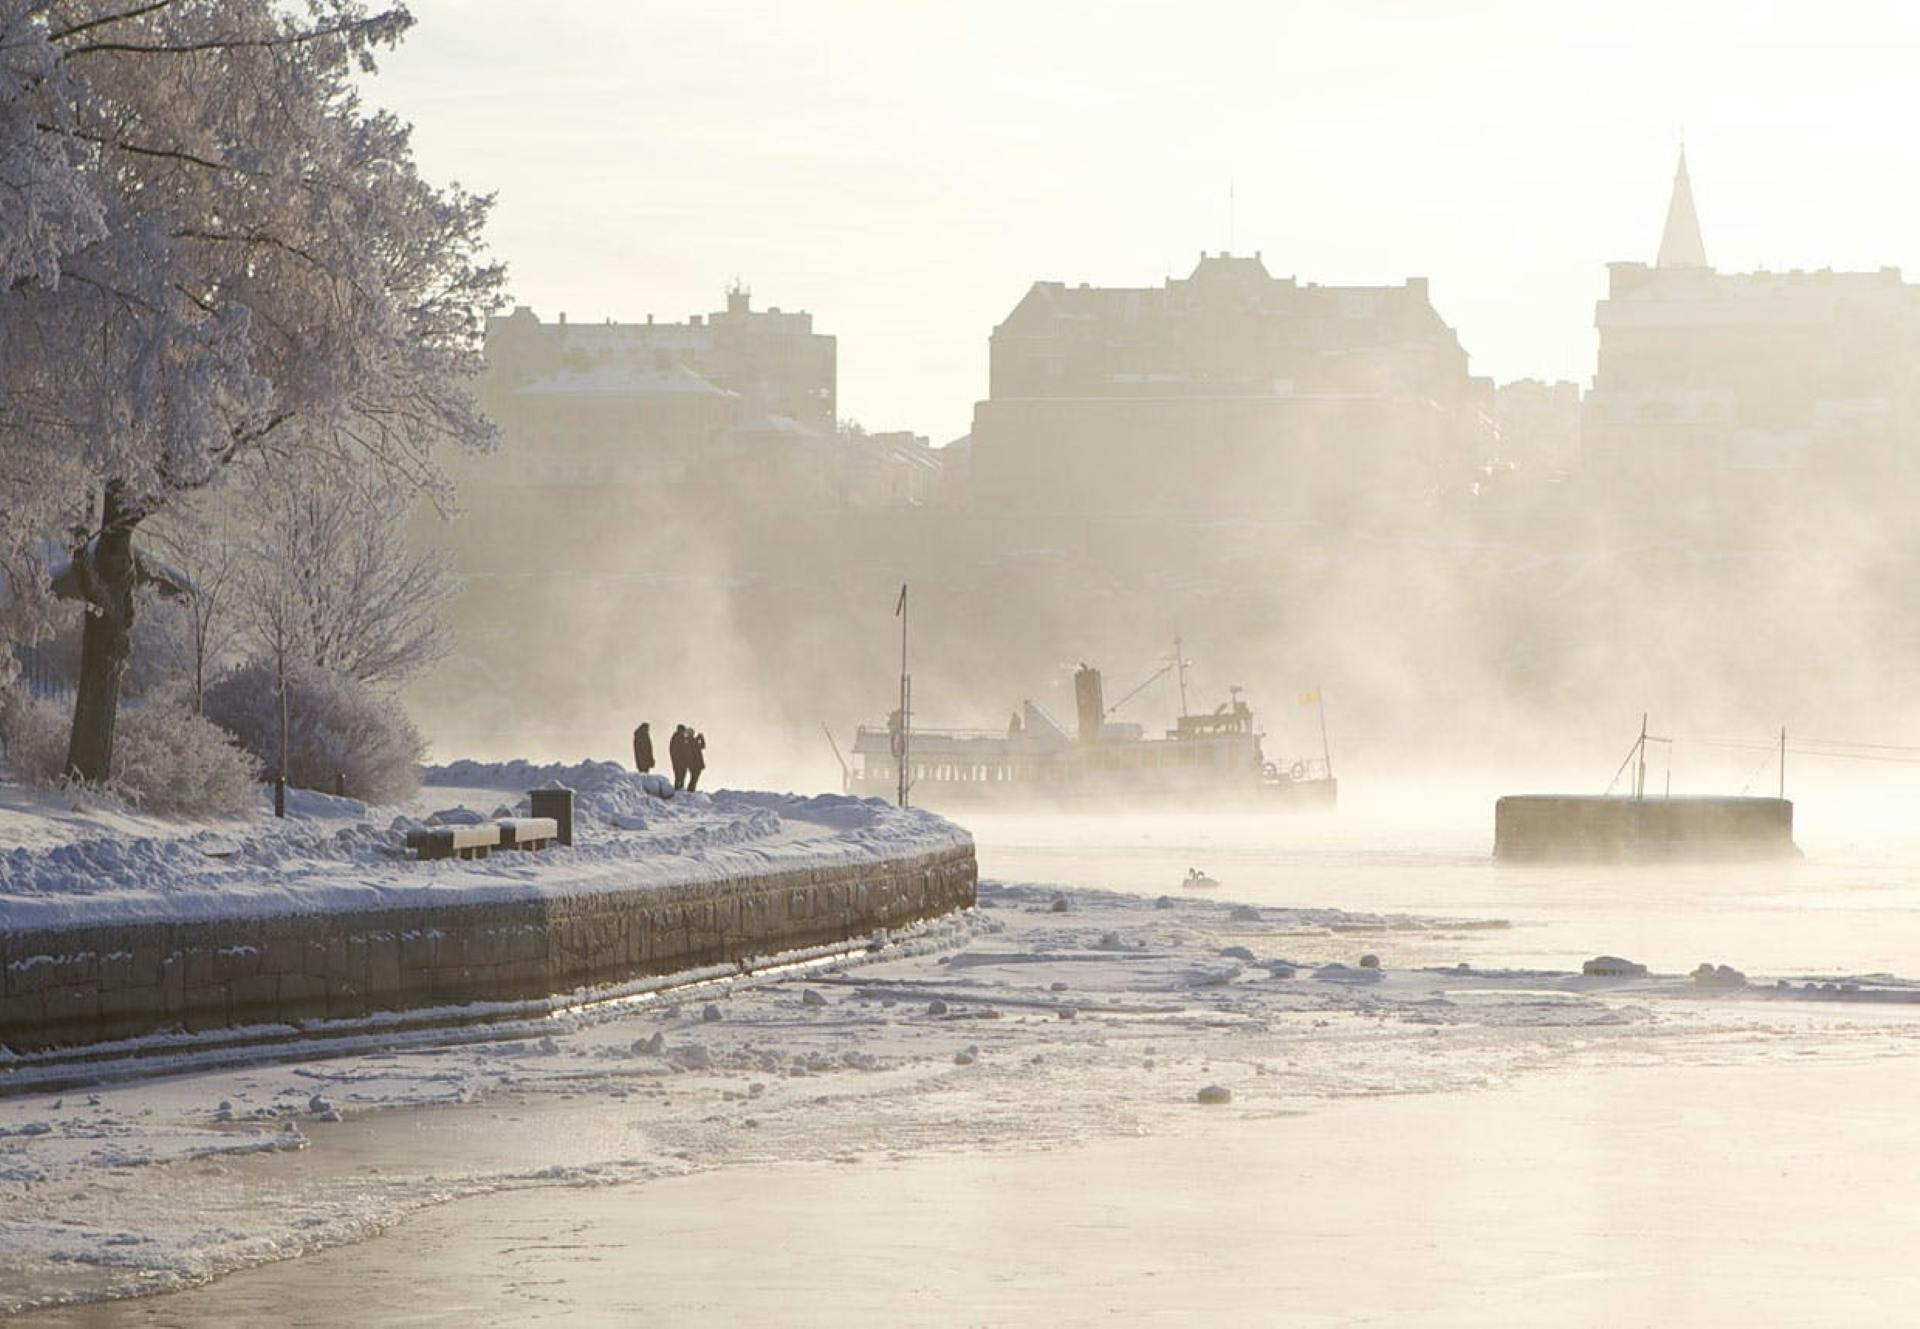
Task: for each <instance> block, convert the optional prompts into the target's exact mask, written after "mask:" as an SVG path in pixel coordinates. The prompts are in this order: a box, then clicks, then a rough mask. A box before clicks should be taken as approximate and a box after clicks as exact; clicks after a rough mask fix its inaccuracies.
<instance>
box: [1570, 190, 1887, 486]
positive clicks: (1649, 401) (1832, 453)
mask: <svg viewBox="0 0 1920 1329" xmlns="http://www.w3.org/2000/svg"><path fill="white" fill-rule="evenodd" d="M1608 273H1609V283H1608V292H1607V298H1606V299H1604V300H1602V301H1600V303H1599V306H1598V308H1597V310H1596V312H1595V320H1594V321H1595V323H1596V325H1597V327H1598V329H1599V334H1600V359H1599V365H1598V369H1597V372H1596V373H1595V375H1594V381H1593V388H1592V391H1590V392H1589V393H1588V394H1587V398H1586V401H1585V404H1584V410H1583V421H1582V449H1583V454H1584V461H1585V466H1586V468H1587V470H1588V471H1589V472H1590V473H1591V474H1592V476H1593V477H1594V478H1595V479H1596V480H1599V481H1601V482H1603V483H1607V484H1610V485H1612V486H1613V487H1614V488H1615V489H1616V490H1617V491H1623V492H1626V493H1629V494H1635V495H1639V496H1641V497H1644V498H1646V499H1648V500H1649V501H1658V502H1660V503H1661V504H1662V505H1663V506H1664V505H1672V504H1676V503H1678V504H1684V503H1686V502H1689V501H1695V500H1698V501H1718V502H1737V501H1739V500H1740V499H1741V498H1743V497H1748V496H1754V497H1762V496H1766V495H1769V494H1773V493H1786V492H1789V491H1791V492H1794V493H1799V494H1806V493H1816V492H1819V491H1820V490H1822V489H1826V488H1837V489H1847V488H1859V487H1869V488H1870V487H1873V486H1877V485H1879V484H1881V483H1883V482H1884V481H1885V480H1886V479H1887V478H1889V477H1891V476H1894V475H1899V474H1907V473H1910V472H1911V471H1912V470H1913V468H1914V466H1915V463H1916V460H1920V451H1917V449H1920V287H1916V286H1914V285H1913V284H1911V283H1908V282H1907V281H1905V280H1904V279H1903V278H1902V277H1901V275H1900V271H1899V269H1897V268H1882V269H1880V270H1879V271H1877V272H1833V271H1828V270H1821V271H1817V272H1802V271H1792V272H1744V273H1728V272H1716V271H1715V270H1714V269H1713V268H1712V267H1710V266H1708V263H1707V252H1706V246H1705V244H1704V242H1703V240H1702V237H1701V232H1700V223H1699V218H1698V215H1697V213H1696V210H1695V207H1694V202H1693V190H1692V185H1691V182H1690V180H1689V178H1688V174H1687V164H1686V158H1685V155H1684V154H1682V156H1681V159H1680V164H1679V167H1678V169H1677V171H1676V172H1675V176H1674V184H1673V194H1672V201H1671V203H1670V205H1669V207H1668V213H1667V223H1666V227H1665V230H1664V232H1663V234H1662V236H1661V241H1660V249H1659V253H1658V257H1657V258H1656V259H1655V261H1654V262H1653V264H1652V265H1648V264H1645V263H1613V264H1609V265H1608Z"/></svg>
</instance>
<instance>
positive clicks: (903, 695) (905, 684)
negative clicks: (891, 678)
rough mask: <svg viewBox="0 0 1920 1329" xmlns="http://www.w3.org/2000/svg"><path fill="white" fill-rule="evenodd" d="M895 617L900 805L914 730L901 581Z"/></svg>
mask: <svg viewBox="0 0 1920 1329" xmlns="http://www.w3.org/2000/svg"><path fill="white" fill-rule="evenodd" d="M893 614H894V617H895V618H897V619H899V620H900V752H899V758H900V782H899V800H900V806H901V807H905V806H906V805H907V790H908V788H909V786H910V782H909V781H908V779H907V761H908V754H909V749H910V747H911V745H912V741H913V740H912V738H911V734H912V732H913V683H912V681H911V680H910V679H909V678H908V676H907V584H906V583H905V582H904V581H903V582H901V583H900V599H899V601H898V603H896V604H895V605H894V606H893Z"/></svg>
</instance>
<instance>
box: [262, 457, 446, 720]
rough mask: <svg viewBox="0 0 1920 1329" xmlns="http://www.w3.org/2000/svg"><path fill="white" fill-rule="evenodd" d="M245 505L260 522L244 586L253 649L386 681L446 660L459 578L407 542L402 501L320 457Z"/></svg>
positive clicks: (285, 471)
mask: <svg viewBox="0 0 1920 1329" xmlns="http://www.w3.org/2000/svg"><path fill="white" fill-rule="evenodd" d="M245 506H246V509H247V511H248V512H249V513H250V514H252V516H253V517H254V519H255V522H254V529H253V531H252V533H251V534H250V535H249V536H248V537H247V539H246V540H245V541H244V542H243V549H244V557H245V560H246V564H247V567H246V568H245V569H244V570H243V572H242V575H241V577H240V579H239V584H238V589H239V592H240V599H241V602H242V603H241V604H240V610H241V614H242V617H243V618H244V619H245V620H246V621H247V622H248V624H249V625H250V628H251V635H252V636H253V637H254V639H255V645H256V647H257V648H258V649H262V650H268V651H272V650H276V649H278V648H280V647H285V648H286V649H288V650H290V651H291V652H292V654H293V656H294V657H295V658H297V659H298V660H300V661H301V662H304V663H306V664H310V665H314V666H316V667H317V668H320V669H325V670H331V671H333V672H336V673H341V674H346V675H347V676H348V677H350V678H354V679H358V680H359V681H360V682H362V683H373V684H387V685H391V684H397V683H403V682H405V681H406V680H408V679H410V678H413V677H415V676H416V675H418V674H420V673H421V672H423V671H424V670H426V669H427V668H428V667H430V666H431V665H433V664H434V663H436V662H437V661H439V660H440V659H441V658H442V657H444V656H445V654H446V653H447V650H448V647H449V641H448V633H447V625H446V609H447V605H448V603H449V602H450V601H451V599H452V597H453V592H454V581H453V576H452V574H451V572H450V571H449V570H448V567H447V562H446V559H445V557H444V556H443V555H441V554H440V553H438V552H426V551H422V550H419V549H416V548H414V547H413V546H412V545H411V544H410V543H409V541H408V539H407V534H406V521H407V518H408V516H409V508H408V506H407V505H406V504H405V503H404V502H403V501H401V500H400V499H397V498H396V497H395V496H394V495H393V494H392V493H390V492H387V491H384V490H379V489H375V488H373V487H372V486H370V485H369V484H368V483H367V477H366V475H365V474H364V472H363V471H361V470H357V469H349V468H344V467H341V466H339V465H337V464H334V463H331V462H324V461H322V462H310V463H308V464H306V465H303V466H290V467H285V468H275V469H273V470H270V471H268V472H266V473H265V474H262V475H260V476H258V477H257V478H256V479H255V480H254V481H253V482H252V483H251V484H250V485H249V487H248V489H247V500H246V504H245Z"/></svg>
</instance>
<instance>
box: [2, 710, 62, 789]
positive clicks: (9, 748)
mask: <svg viewBox="0 0 1920 1329" xmlns="http://www.w3.org/2000/svg"><path fill="white" fill-rule="evenodd" d="M71 727H72V725H71V718H70V717H69V716H68V715H67V712H66V709H65V708H64V707H60V706H56V705H54V704H53V703H52V702H47V701H39V700H37V699H36V698H34V697H32V696H29V695H28V693H27V691H26V689H25V688H8V689H5V690H0V747H4V748H5V749H6V753H7V764H8V765H10V766H12V767H13V773H14V774H15V775H17V776H19V777H20V778H21V779H22V780H25V781H27V782H28V783H29V784H37V785H53V784H58V783H59V781H60V777H61V775H62V774H63V773H64V772H65V770H66V768H67V734H68V732H69V731H70V729H71Z"/></svg>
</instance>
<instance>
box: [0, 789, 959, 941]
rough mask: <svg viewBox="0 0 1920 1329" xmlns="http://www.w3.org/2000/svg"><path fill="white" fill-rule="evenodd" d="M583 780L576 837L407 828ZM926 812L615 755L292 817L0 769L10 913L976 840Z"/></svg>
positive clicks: (598, 879) (432, 898) (535, 890)
mask: <svg viewBox="0 0 1920 1329" xmlns="http://www.w3.org/2000/svg"><path fill="white" fill-rule="evenodd" d="M555 783H559V784H564V785H567V786H568V787H570V788H572V789H574V790H575V791H576V794H577V799H576V805H575V845H574V847H572V848H554V849H549V850H546V851H543V852H541V853H538V854H495V855H493V856H492V857H490V858H487V859H484V860H478V861H473V862H460V861H444V862H434V863H420V862H412V861H408V860H407V859H406V856H405V852H404V843H405V836H406V832H407V831H408V830H410V829H413V828H416V827H419V826H422V825H426V824H429V823H435V822H444V821H458V820H478V819H480V818H482V817H488V816H492V815H495V814H496V813H500V812H513V813H516V814H519V815H525V813H526V812H527V797H526V795H527V792H528V791H529V790H532V789H535V788H539V787H542V786H546V785H551V784H555ZM966 839H967V837H966V834H965V832H964V831H961V830H960V829H959V828H958V827H955V826H954V825H953V824H952V823H950V822H946V821H943V820H942V819H940V818H938V817H935V816H933V815H931V814H929V813H925V812H921V811H919V810H918V809H905V810H903V809H899V808H891V807H889V806H887V805H886V804H885V803H882V802H880V801H878V800H872V799H868V800H861V799H853V798H847V797H842V796H838V795H819V796H816V797H811V798H800V797H795V796H789V795H778V794H763V793H748V792H740V791H731V790H722V791H718V792H715V793H712V794H708V793H697V794H689V793H680V794H674V793H673V790H672V786H671V785H670V784H669V783H668V782H667V781H665V780H664V779H662V778H661V777H660V776H657V775H649V776H641V775H635V774H633V773H632V772H630V771H626V770H624V769H622V768H621V767H619V766H616V765H614V764H612V763H610V762H586V763H582V764H580V765H576V766H532V765H529V764H527V763H525V762H510V763H500V764H481V763H476V762H456V763H453V764H452V765H450V766H438V767H432V768H429V769H428V771H427V773H426V783H425V784H424V786H423V787H422V789H421V791H420V794H419V796H418V797H417V798H416V799H414V800H413V801H412V802H411V803H410V804H408V805H407V806H404V807H397V808H395V807H387V808H379V807H369V806H368V805H366V804H364V803H359V802H356V801H354V800H352V799H343V798H332V797H328V796H326V795H323V794H316V793H312V792H309V791H305V790H296V791H294V792H293V795H292V798H291V801H290V804H289V816H288V817H287V818H286V819H285V820H284V821H279V820H275V819H274V818H272V817H271V816H268V815H266V814H265V812H264V810H263V811H262V813H261V814H260V815H257V816H255V817H253V818H249V819H241V820H234V821H227V822H219V823H210V824H200V825H195V824H183V823H177V822H163V821H158V820H156V819H153V818H147V817H142V816H139V815H138V814H135V813H130V812H127V811H125V810H122V809H117V808H114V807H112V806H109V805H104V804H101V805H88V804H86V803H84V802H82V803H78V804H76V803H75V801H74V800H72V799H70V798H68V797H65V796H62V795H58V794H50V793H42V792H27V791H23V790H21V789H20V787H19V786H17V785H7V784H4V783H0V851H5V852H0V927H5V928H21V929H25V928H40V927H56V926H62V925H66V924H87V923H100V922H143V921H173V920H181V919H191V918H201V917H209V916H215V915H218V916H256V917H257V916H262V915H274V914H285V913H305V912H309V911H315V910H322V909H325V910H346V909H375V908H387V907H394V906H404V905H410V904H423V903H424V904H453V903H461V902H466V901H482V900H499V899H505V898H518V897H523V896H528V895H550V894H572V893H578V892H584V891H594V890H631V889H633V888H634V887H636V886H641V885H647V884H657V885H667V884H678V883H681V882H688V881H701V880H707V879H712V878H716V877H721V876H728V875H733V874H737V873H742V872H754V871H777V870H781V869H784V868H798V867H805V866H812V865H824V864H832V863H847V862H857V861H863V860H872V859H874V858H878V857H886V856H891V855H895V854H900V853H911V852H920V851H925V850H930V849H935V848H941V847H945V846H948V845H952V844H954V843H965V842H966Z"/></svg>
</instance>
